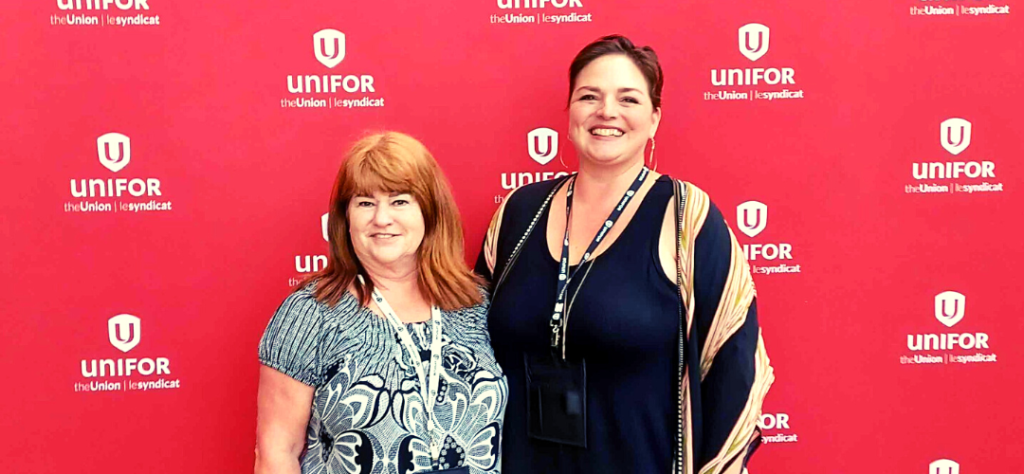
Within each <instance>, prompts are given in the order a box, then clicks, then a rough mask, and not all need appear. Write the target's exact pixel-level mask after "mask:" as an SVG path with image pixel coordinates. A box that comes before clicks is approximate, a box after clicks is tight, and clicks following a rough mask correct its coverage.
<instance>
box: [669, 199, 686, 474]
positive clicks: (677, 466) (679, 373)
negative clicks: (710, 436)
mask: <svg viewBox="0 0 1024 474" xmlns="http://www.w3.org/2000/svg"><path fill="white" fill-rule="evenodd" d="M672 184H673V187H672V188H673V194H674V196H673V197H674V199H675V202H676V206H675V214H676V215H675V217H676V219H675V221H676V288H677V289H678V291H679V361H678V364H677V366H676V387H677V392H676V415H677V429H676V446H675V453H674V454H675V456H674V459H673V463H672V469H673V472H675V473H677V474H682V473H684V472H686V471H685V470H684V469H683V462H684V459H683V457H684V456H683V442H684V439H683V430H684V429H685V427H684V426H683V408H684V407H683V371H684V370H686V365H685V357H684V355H685V349H686V347H685V346H686V344H685V343H686V308H685V306H684V305H683V302H684V301H686V300H685V295H683V241H682V240H683V239H682V237H683V209H684V208H685V207H686V187H685V186H684V185H683V182H682V181H679V180H676V179H673V180H672Z"/></svg>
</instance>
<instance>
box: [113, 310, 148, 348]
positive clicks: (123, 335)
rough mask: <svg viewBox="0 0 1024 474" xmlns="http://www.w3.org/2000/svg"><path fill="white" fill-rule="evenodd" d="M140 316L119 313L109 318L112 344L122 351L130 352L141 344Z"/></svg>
mask: <svg viewBox="0 0 1024 474" xmlns="http://www.w3.org/2000/svg"><path fill="white" fill-rule="evenodd" d="M140 322H141V321H140V320H139V318H137V317H135V316H132V315H130V314H119V315H117V316H114V317H113V318H110V319H109V320H107V334H108V335H109V336H110V344H111V345H112V346H114V347H116V348H118V349H120V350H121V352H128V351H130V350H132V348H134V347H135V346H137V345H139V339H140V338H141V337H142V326H141V324H140Z"/></svg>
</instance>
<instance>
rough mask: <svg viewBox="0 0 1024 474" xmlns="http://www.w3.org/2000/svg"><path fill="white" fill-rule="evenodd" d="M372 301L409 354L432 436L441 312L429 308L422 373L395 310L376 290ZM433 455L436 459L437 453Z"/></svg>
mask: <svg viewBox="0 0 1024 474" xmlns="http://www.w3.org/2000/svg"><path fill="white" fill-rule="evenodd" d="M373 300H374V301H375V302H376V303H377V307H379V308H380V310H381V312H382V313H384V316H385V317H386V318H387V320H388V322H390V323H391V326H393V327H394V329H395V331H397V332H398V337H399V339H401V340H402V345H403V346H405V351H406V352H408V353H409V360H410V361H411V362H412V365H413V367H415V368H416V376H417V377H419V379H420V394H421V396H422V397H423V404H424V406H425V408H426V417H427V430H429V431H430V432H431V436H433V431H434V419H433V414H434V402H435V400H437V387H438V384H439V383H440V380H441V310H440V309H438V307H437V306H433V305H432V306H431V307H430V321H431V327H430V372H429V373H423V361H422V360H421V359H420V351H419V349H418V348H417V347H416V344H415V343H414V342H413V341H412V336H410V335H409V330H408V329H406V327H405V323H403V322H402V320H401V319H398V315H397V314H395V310H393V309H391V305H389V304H388V302H387V300H385V299H384V295H382V294H380V291H379V290H378V289H377V288H374V289H373ZM434 454H435V457H436V454H437V453H434Z"/></svg>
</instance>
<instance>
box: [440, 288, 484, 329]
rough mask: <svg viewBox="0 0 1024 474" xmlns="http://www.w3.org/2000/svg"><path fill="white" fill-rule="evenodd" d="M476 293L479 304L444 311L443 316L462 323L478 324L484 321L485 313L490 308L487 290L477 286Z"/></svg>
mask: <svg viewBox="0 0 1024 474" xmlns="http://www.w3.org/2000/svg"><path fill="white" fill-rule="evenodd" d="M477 291H479V292H480V302H479V303H477V304H474V305H470V306H463V307H461V308H456V309H453V310H451V311H445V312H444V313H445V316H447V317H449V318H454V319H455V320H457V321H462V322H478V321H483V320H484V319H486V318H487V311H488V310H489V309H490V307H491V297H490V295H489V294H488V292H487V288H485V287H483V286H477Z"/></svg>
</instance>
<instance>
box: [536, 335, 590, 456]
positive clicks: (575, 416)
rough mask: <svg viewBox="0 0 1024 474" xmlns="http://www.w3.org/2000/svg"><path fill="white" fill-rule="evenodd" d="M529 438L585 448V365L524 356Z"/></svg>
mask: <svg viewBox="0 0 1024 474" xmlns="http://www.w3.org/2000/svg"><path fill="white" fill-rule="evenodd" d="M523 362H524V363H525V365H526V394H527V398H526V413H527V419H526V431H527V434H528V435H529V437H531V438H534V439H540V440H544V441H551V442H554V443H560V444H567V445H569V446H578V447H581V448H586V447H587V369H586V361H585V360H581V361H579V362H567V361H563V360H561V359H560V358H557V357H554V356H552V355H543V356H539V357H537V356H530V355H529V354H524V356H523Z"/></svg>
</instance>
